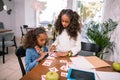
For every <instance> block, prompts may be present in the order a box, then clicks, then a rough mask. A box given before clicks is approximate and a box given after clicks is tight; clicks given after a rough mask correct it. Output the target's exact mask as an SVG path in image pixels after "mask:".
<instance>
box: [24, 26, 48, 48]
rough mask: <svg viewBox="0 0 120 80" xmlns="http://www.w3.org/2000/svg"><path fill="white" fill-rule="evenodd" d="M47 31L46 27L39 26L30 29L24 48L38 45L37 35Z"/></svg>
mask: <svg viewBox="0 0 120 80" xmlns="http://www.w3.org/2000/svg"><path fill="white" fill-rule="evenodd" d="M42 33H46V31H45V29H44V27H39V28H35V29H32V30H30V31H28V32H27V33H26V35H25V38H24V40H23V46H24V48H30V47H34V46H36V45H37V36H38V35H39V34H42Z"/></svg>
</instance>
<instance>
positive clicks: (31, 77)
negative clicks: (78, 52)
mask: <svg viewBox="0 0 120 80" xmlns="http://www.w3.org/2000/svg"><path fill="white" fill-rule="evenodd" d="M60 60H67V61H68V62H71V60H70V58H69V57H57V58H55V59H54V60H53V62H52V63H51V65H50V66H43V65H42V64H43V62H44V61H45V60H43V61H41V62H40V63H39V64H38V65H37V66H36V67H35V68H33V69H32V70H31V71H30V72H28V73H27V74H26V75H25V76H23V77H22V78H21V79H20V80H41V75H45V74H46V73H47V72H48V71H49V68H52V67H56V68H57V69H58V72H57V73H58V74H59V76H60V75H61V72H67V71H62V70H61V69H60V67H61V66H63V65H65V64H66V63H60ZM106 62H107V63H109V64H110V65H112V62H110V61H106ZM96 70H97V71H107V72H108V71H110V72H113V69H112V67H104V68H98V69H96ZM59 80H67V79H66V78H65V77H61V76H60V79H59Z"/></svg>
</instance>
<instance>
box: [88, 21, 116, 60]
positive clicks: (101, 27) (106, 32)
mask: <svg viewBox="0 0 120 80" xmlns="http://www.w3.org/2000/svg"><path fill="white" fill-rule="evenodd" d="M88 26H89V27H88V29H87V39H89V40H90V41H92V42H94V43H96V44H98V45H99V46H100V47H101V50H100V52H98V53H96V56H98V57H100V58H103V54H104V53H106V52H108V51H109V50H110V49H112V48H113V46H114V43H113V42H111V41H110V39H111V34H112V32H113V31H114V29H115V28H116V26H117V22H115V21H113V20H112V19H108V21H105V22H103V23H97V22H94V21H92V22H91V23H90V24H89V25H88Z"/></svg>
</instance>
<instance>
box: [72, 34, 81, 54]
mask: <svg viewBox="0 0 120 80" xmlns="http://www.w3.org/2000/svg"><path fill="white" fill-rule="evenodd" d="M80 50H81V35H80V33H79V34H78V37H77V40H76V42H75V45H74V46H73V48H72V49H71V52H72V56H75V55H76V54H77V53H78V52H79V51H80Z"/></svg>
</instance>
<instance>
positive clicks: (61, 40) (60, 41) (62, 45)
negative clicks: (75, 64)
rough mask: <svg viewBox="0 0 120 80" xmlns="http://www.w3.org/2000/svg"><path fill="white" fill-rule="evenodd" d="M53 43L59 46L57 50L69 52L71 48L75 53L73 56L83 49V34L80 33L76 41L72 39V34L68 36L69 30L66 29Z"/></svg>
mask: <svg viewBox="0 0 120 80" xmlns="http://www.w3.org/2000/svg"><path fill="white" fill-rule="evenodd" d="M52 45H56V46H57V47H56V51H61V52H67V51H70V50H71V51H72V53H73V54H72V56H74V55H76V54H77V53H78V52H79V51H80V50H81V35H80V33H78V36H77V39H76V41H75V40H73V39H70V36H68V34H67V31H66V30H65V29H64V30H63V32H62V33H61V34H60V35H58V36H57V38H56V40H55V42H54V43H53V44H52Z"/></svg>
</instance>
